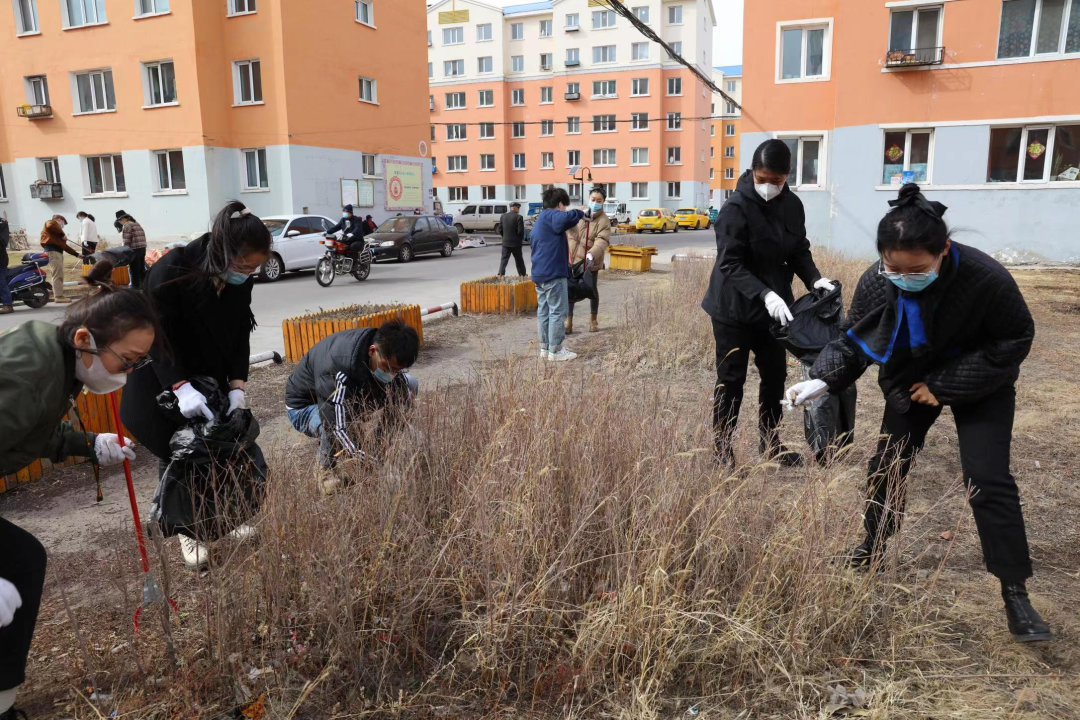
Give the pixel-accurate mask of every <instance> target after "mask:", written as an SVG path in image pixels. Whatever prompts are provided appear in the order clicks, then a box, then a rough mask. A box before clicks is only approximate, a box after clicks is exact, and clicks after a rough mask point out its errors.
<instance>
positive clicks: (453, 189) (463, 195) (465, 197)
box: [446, 185, 469, 203]
mask: <svg viewBox="0 0 1080 720" xmlns="http://www.w3.org/2000/svg"><path fill="white" fill-rule="evenodd" d="M455 195H456V196H457V197H454V196H455ZM446 197H447V200H446V201H447V202H452V203H465V202H469V188H468V187H467V186H464V185H451V186H450V187H448V188H447V192H446Z"/></svg>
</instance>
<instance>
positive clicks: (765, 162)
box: [750, 138, 791, 175]
mask: <svg viewBox="0 0 1080 720" xmlns="http://www.w3.org/2000/svg"><path fill="white" fill-rule="evenodd" d="M750 168H751V169H753V170H769V171H771V172H774V173H780V174H781V175H787V174H788V173H790V172H791V148H789V147H788V146H787V143H785V142H784V141H783V140H777V139H776V138H773V139H772V140H766V141H765V142H763V143H761V144H760V145H758V146H757V149H756V150H754V156H753V158H752V160H751V162H750Z"/></svg>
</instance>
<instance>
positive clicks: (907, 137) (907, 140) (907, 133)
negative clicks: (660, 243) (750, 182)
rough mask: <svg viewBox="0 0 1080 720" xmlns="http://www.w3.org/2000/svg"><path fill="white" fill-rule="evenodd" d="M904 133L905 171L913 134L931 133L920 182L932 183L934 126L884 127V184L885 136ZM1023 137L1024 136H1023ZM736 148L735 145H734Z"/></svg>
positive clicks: (882, 172)
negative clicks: (924, 178)
mask: <svg viewBox="0 0 1080 720" xmlns="http://www.w3.org/2000/svg"><path fill="white" fill-rule="evenodd" d="M897 132H902V133H904V167H903V169H904V170H905V171H907V170H910V169H911V136H912V135H929V136H930V143H929V150H928V152H927V155H926V180H924V181H922V182H919V183H918V184H919V185H930V184H931V183H932V182H933V178H934V135H935V133H934V129H933V128H911V129H904V128H889V129H882V131H881V155H880V157H881V162H882V166H881V170H880V171H879V172H878V176H879V177H880V178H881V180H882V182H881V184H882V185H886V184H887V183H885V138H886V136H887V135H888V134H889V133H897ZM1021 139H1023V138H1021ZM732 149H734V146H732Z"/></svg>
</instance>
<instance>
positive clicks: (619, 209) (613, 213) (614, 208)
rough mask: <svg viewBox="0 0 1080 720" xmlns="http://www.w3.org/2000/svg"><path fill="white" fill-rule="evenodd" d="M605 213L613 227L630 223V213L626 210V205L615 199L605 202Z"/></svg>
mask: <svg viewBox="0 0 1080 720" xmlns="http://www.w3.org/2000/svg"><path fill="white" fill-rule="evenodd" d="M604 213H605V214H606V215H607V216H608V220H610V221H611V224H612V225H618V224H619V223H628V222H630V211H629V210H627V209H626V203H624V202H619V201H618V200H616V199H615V198H608V199H607V200H606V201H604Z"/></svg>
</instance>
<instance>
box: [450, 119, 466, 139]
mask: <svg viewBox="0 0 1080 720" xmlns="http://www.w3.org/2000/svg"><path fill="white" fill-rule="evenodd" d="M468 127H469V126H468V125H466V124H465V123H454V124H453V125H447V126H446V139H447V140H467V139H468V137H467V132H468V131H467V128H468Z"/></svg>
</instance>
